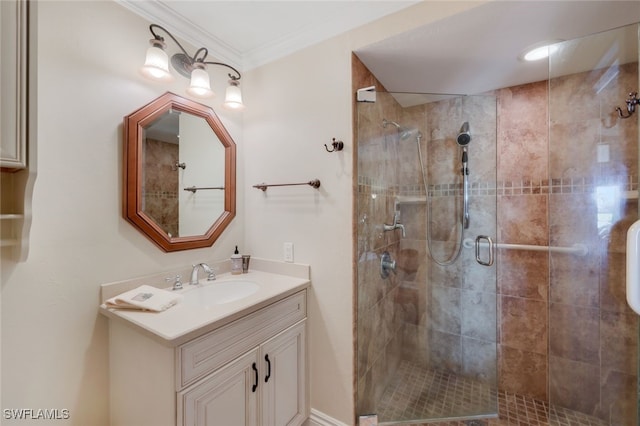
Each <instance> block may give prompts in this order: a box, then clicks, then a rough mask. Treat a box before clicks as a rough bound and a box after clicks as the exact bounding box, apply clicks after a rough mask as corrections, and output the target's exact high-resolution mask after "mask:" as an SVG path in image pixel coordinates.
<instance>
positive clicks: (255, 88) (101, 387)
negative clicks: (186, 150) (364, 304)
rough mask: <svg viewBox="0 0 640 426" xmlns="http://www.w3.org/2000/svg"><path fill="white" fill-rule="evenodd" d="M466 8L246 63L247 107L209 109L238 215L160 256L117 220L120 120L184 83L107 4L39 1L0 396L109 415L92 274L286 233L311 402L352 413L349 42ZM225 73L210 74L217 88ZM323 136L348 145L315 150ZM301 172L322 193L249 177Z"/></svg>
mask: <svg viewBox="0 0 640 426" xmlns="http://www.w3.org/2000/svg"><path fill="white" fill-rule="evenodd" d="M471 4H473V3H467V2H450V3H447V2H424V3H420V4H419V5H416V6H414V7H412V8H411V9H410V10H407V11H403V12H401V13H398V14H396V15H394V16H391V17H389V18H386V19H384V20H383V21H379V22H376V23H374V24H371V25H368V26H366V27H363V28H362V29H359V30H356V31H352V32H349V33H347V34H344V35H342V36H339V37H336V38H334V39H332V40H330V41H328V42H325V43H321V44H319V45H316V46H313V47H310V48H307V49H305V50H303V51H301V52H299V53H297V54H294V55H291V56H289V57H287V58H284V59H282V60H279V61H277V62H275V63H272V64H269V65H265V66H263V67H260V68H259V69H256V70H253V71H251V72H247V73H245V76H244V78H243V90H244V95H245V97H246V101H245V102H246V103H247V104H248V109H247V110H246V112H244V113H243V114H239V113H229V112H226V111H225V110H223V109H221V108H219V107H220V103H221V96H219V97H218V98H216V99H214V100H212V101H210V102H207V103H209V104H210V105H211V106H213V107H214V108H215V109H216V111H220V118H221V120H222V121H223V123H224V124H225V126H226V127H227V129H228V130H229V132H230V134H231V135H232V137H233V138H234V139H235V141H236V143H237V144H238V197H237V199H238V211H239V212H240V214H239V215H238V216H237V217H236V220H234V221H233V223H232V224H231V226H230V227H229V228H228V229H227V230H226V231H225V232H224V233H223V234H222V236H221V238H220V239H219V240H218V242H217V243H216V244H215V245H214V247H212V248H209V249H201V250H196V251H189V252H182V253H172V254H165V253H163V252H161V251H160V250H159V249H157V248H156V247H155V246H154V245H153V244H152V243H150V242H149V241H148V240H147V239H146V238H145V237H144V236H142V235H141V234H140V233H138V232H137V231H136V230H135V229H134V228H133V227H132V226H131V225H129V224H128V223H127V222H126V221H125V220H123V219H122V217H121V200H120V198H121V194H120V191H121V182H120V181H121V172H122V170H121V151H122V140H121V139H122V138H121V132H122V125H121V123H122V119H123V117H124V116H125V115H127V114H129V113H130V112H132V111H134V110H135V109H137V108H139V107H140V106H142V105H144V104H146V103H147V102H149V101H150V100H152V99H153V98H155V97H157V96H159V95H160V94H162V93H164V92H165V91H166V90H172V91H174V92H176V93H179V94H181V93H183V89H184V86H185V85H186V80H183V79H181V78H180V79H178V80H177V81H176V82H175V83H174V85H173V86H171V87H168V88H167V87H165V86H158V85H155V84H153V83H149V82H147V81H145V80H143V79H142V77H140V76H139V74H138V71H137V69H138V67H139V66H140V63H141V61H142V59H143V54H144V49H145V48H146V47H147V40H148V39H149V38H150V34H149V32H148V29H147V28H148V24H149V23H148V22H146V21H145V20H143V19H141V18H139V17H136V16H135V15H133V14H132V13H130V12H129V11H127V10H126V9H124V8H122V7H121V6H119V5H118V4H117V3H115V2H110V1H109V2H49V1H47V2H39V3H38V15H39V24H38V32H39V36H38V43H37V47H38V51H39V53H38V71H39V76H38V85H39V88H38V90H39V93H38V120H39V121H38V134H39V138H38V142H37V145H38V178H37V181H36V184H35V190H34V201H33V225H32V228H31V237H30V244H31V250H30V253H29V257H28V259H27V260H26V261H25V262H23V263H19V264H13V263H11V262H10V261H8V260H7V259H3V262H2V311H1V312H2V398H3V399H2V408H60V409H63V408H66V409H69V410H70V411H71V418H70V419H69V420H68V421H59V422H57V424H60V425H62V424H71V425H82V426H92V425H106V424H108V401H107V394H108V392H107V391H108V358H107V356H108V341H107V321H106V320H105V319H104V318H102V317H101V316H100V315H99V314H98V311H97V304H98V294H99V285H100V284H101V283H104V282H110V281H116V280H121V279H126V278H131V277H134V276H140V275H145V274H149V273H156V272H158V271H167V272H170V271H171V270H173V269H175V268H177V267H179V266H183V265H187V264H190V263H193V262H194V261H209V260H212V259H222V258H226V257H228V255H229V254H230V253H231V251H232V248H233V246H234V245H235V244H239V245H240V247H241V248H242V249H243V251H244V252H250V253H251V254H252V255H254V256H257V257H265V258H271V259H281V258H282V243H283V242H285V241H290V242H293V243H294V244H295V260H296V262H300V263H308V264H310V265H311V266H312V279H313V290H312V297H311V298H310V307H309V312H310V318H311V321H310V322H311V326H310V336H311V389H312V390H311V392H312V393H311V405H312V407H313V408H314V409H317V410H319V411H322V412H324V413H326V414H327V415H329V416H332V417H334V418H336V419H338V420H340V421H342V422H344V423H347V424H351V423H352V418H353V395H352V394H353V378H352V375H353V371H352V365H353V347H352V334H353V333H352V242H351V240H352V230H351V221H352V157H351V155H352V147H353V143H352V140H351V131H352V130H351V101H352V98H353V94H352V92H351V86H350V77H349V76H350V75H351V69H350V66H351V51H352V50H353V49H356V48H358V47H360V46H364V45H366V44H369V43H372V42H375V41H378V40H381V39H384V38H386V37H388V36H391V35H393V34H396V33H399V32H402V31H405V30H408V29H411V28H413V27H415V26H417V25H419V24H421V23H426V22H429V21H433V20H435V19H439V18H441V17H444V16H447V15H450V14H452V13H455V12H457V11H460V10H463V9H465V8H468V7H470V5H471ZM225 76H226V74H225V73H224V70H221V71H220V73H219V74H214V76H213V77H214V80H216V81H218V84H220V86H215V83H214V90H215V91H216V92H217V93H224V83H225V82H226V78H225ZM333 137H335V138H337V139H341V140H343V141H344V142H345V144H346V148H345V151H344V152H343V153H339V154H328V153H326V152H325V150H324V146H323V145H324V144H325V143H327V144H329V143H330V142H331V138H333ZM312 178H319V179H320V180H321V181H322V187H321V188H320V189H319V190H318V191H316V190H314V189H312V188H309V187H300V188H282V189H270V190H269V191H268V193H266V194H264V193H262V192H261V191H258V190H256V189H253V188H251V185H253V184H256V183H259V182H262V181H265V182H267V183H271V182H273V183H279V182H290V181H291V182H297V181H306V180H309V179H312ZM5 423H6V424H7V425H8V424H12V423H13V422H9V421H6V420H5V421H3V424H5ZM20 424H28V422H21V423H20Z"/></svg>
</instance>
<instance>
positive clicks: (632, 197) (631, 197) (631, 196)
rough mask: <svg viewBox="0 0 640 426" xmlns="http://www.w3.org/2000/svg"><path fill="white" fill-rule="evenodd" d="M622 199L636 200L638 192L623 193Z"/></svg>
mask: <svg viewBox="0 0 640 426" xmlns="http://www.w3.org/2000/svg"><path fill="white" fill-rule="evenodd" d="M622 198H624V199H625V200H637V199H638V191H624V193H623V195H622Z"/></svg>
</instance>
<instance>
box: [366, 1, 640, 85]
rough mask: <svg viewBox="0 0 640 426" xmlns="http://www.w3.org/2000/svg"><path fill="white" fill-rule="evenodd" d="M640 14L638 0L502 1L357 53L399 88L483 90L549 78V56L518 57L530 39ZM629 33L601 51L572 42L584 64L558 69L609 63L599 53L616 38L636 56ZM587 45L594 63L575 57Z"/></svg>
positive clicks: (626, 54)
mask: <svg viewBox="0 0 640 426" xmlns="http://www.w3.org/2000/svg"><path fill="white" fill-rule="evenodd" d="M638 22H640V1H638V0H635V1H611V0H609V1H495V2H490V3H486V4H484V5H481V6H478V7H475V8H473V9H470V10H468V11H466V12H463V13H460V14H458V15H456V16H453V17H449V18H446V19H442V20H440V21H438V22H435V23H433V24H431V25H427V26H423V27H421V28H418V29H415V30H411V31H408V32H405V33H403V34H400V35H398V36H396V37H392V38H389V39H386V40H383V41H381V42H379V43H375V44H373V45H370V46H366V47H364V48H362V49H359V50H358V51H357V52H356V54H357V55H358V57H359V58H360V59H361V60H362V61H363V63H364V64H365V65H366V66H367V67H368V68H369V69H370V70H371V71H372V72H373V74H374V75H375V76H376V77H377V78H378V80H380V82H381V83H382V84H384V85H385V87H386V89H387V90H389V91H392V92H418V93H451V94H477V93H483V92H485V91H489V90H494V89H497V88H502V87H510V86H515V85H519V84H524V83H530V82H534V81H541V80H545V79H547V78H548V76H549V61H548V60H542V61H537V62H525V61H522V60H520V59H519V56H520V55H521V54H522V53H523V51H524V50H525V49H526V48H527V47H529V46H531V45H534V44H537V43H540V42H544V41H552V40H574V39H577V38H579V37H583V36H586V35H590V34H594V33H598V32H602V31H605V30H608V29H612V28H617V27H621V26H624V25H628V24H632V23H638ZM629 34H631V36H630V37H629ZM626 35H627V37H626V39H625V40H624V43H620V42H613V41H612V43H602V44H601V45H600V46H598V47H597V49H598V51H594V49H595V46H594V45H593V43H589V48H588V49H585V48H581V47H580V43H579V42H576V43H571V46H570V48H569V49H565V51H564V52H563V53H562V54H563V55H567V54H569V53H570V54H571V55H572V58H571V62H574V63H578V62H579V63H580V64H582V66H583V69H575V68H574V69H564V70H562V71H556V72H555V73H554V74H555V75H562V73H565V74H566V73H570V72H577V71H583V70H585V69H592V68H594V67H597V66H607V65H610V64H609V63H598V60H599V59H600V58H604V57H606V55H607V53H608V50H609V49H610V48H611V47H612V46H613V48H615V49H617V50H618V52H616V53H617V54H619V55H620V56H622V57H623V58H624V59H622V60H621V63H625V62H627V61H629V60H630V59H632V60H637V58H638V30H637V28H635V27H634V28H631V29H630V31H627V32H626ZM563 44H564V45H567V43H563ZM587 51H588V53H589V57H590V58H595V61H596V62H595V63H594V62H593V61H585V60H584V59H580V58H577V57H576V56H577V54H578V53H579V52H583V53H585V52H587ZM620 56H618V57H620Z"/></svg>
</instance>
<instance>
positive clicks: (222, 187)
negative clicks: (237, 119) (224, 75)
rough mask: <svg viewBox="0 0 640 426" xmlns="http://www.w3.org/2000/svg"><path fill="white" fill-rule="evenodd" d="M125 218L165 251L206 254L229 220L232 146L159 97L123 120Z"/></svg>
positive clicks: (204, 116)
mask: <svg viewBox="0 0 640 426" xmlns="http://www.w3.org/2000/svg"><path fill="white" fill-rule="evenodd" d="M125 137H126V149H125V163H126V167H125V169H126V170H125V187H126V188H125V197H124V198H125V217H126V218H127V219H128V220H129V221H130V222H132V223H133V224H134V225H136V226H137V227H138V228H139V229H140V230H141V231H142V232H143V233H145V235H147V236H148V237H149V238H151V240H152V241H154V242H155V243H156V244H157V245H159V246H160V247H161V248H162V249H164V250H166V251H173V250H184V249H188V248H197V247H206V246H210V245H212V244H213V241H215V239H216V238H217V236H218V235H219V234H220V233H221V232H222V231H223V230H224V228H225V227H226V226H227V224H228V223H229V222H230V221H231V219H232V218H233V216H235V143H234V142H233V140H232V139H231V137H230V136H229V134H228V132H227V131H226V129H225V128H224V126H223V125H222V123H221V122H220V120H219V119H218V117H217V116H216V114H215V113H214V112H213V110H212V109H211V108H209V107H207V106H205V105H202V104H198V103H196V102H193V101H191V100H188V99H184V98H181V97H179V96H178V95H175V94H173V93H167V94H165V95H163V96H162V97H160V98H158V99H156V100H155V101H153V102H151V103H150V104H148V105H145V106H144V107H143V108H141V109H140V110H138V111H136V112H134V113H133V114H131V115H129V116H127V117H126V118H125Z"/></svg>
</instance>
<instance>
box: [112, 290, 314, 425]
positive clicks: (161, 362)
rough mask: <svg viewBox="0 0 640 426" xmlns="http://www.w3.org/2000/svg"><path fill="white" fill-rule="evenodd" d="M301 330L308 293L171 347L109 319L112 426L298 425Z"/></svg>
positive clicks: (302, 392)
mask: <svg viewBox="0 0 640 426" xmlns="http://www.w3.org/2000/svg"><path fill="white" fill-rule="evenodd" d="M152 315H153V314H152ZM306 327H307V324H306V290H302V291H299V292H297V293H294V294H292V295H290V296H288V297H285V298H283V299H280V300H278V301H276V302H274V303H272V304H270V305H268V306H266V307H263V308H261V309H258V310H256V311H254V312H252V313H249V314H247V315H245V316H243V317H241V318H238V319H235V320H234V321H232V322H230V323H228V324H226V325H223V326H221V327H219V328H216V329H214V330H212V331H209V332H207V333H205V334H203V335H201V336H200V337H196V338H194V339H192V340H189V341H187V342H185V343H182V344H180V345H178V346H176V347H170V346H167V345H165V344H163V343H162V342H160V341H158V339H157V338H153V337H152V336H149V335H145V334H142V333H140V332H139V331H137V330H135V329H134V328H132V327H131V326H129V325H127V324H125V323H123V322H121V321H110V323H109V337H110V343H109V345H110V352H109V356H110V370H111V371H110V375H111V422H112V425H122V426H131V425H136V426H143V425H149V426H152V425H153V426H163V425H177V426H205V425H206V426H285V425H286V426H289V425H291V426H294V425H302V424H303V423H304V421H305V420H306V419H307V417H308V415H309V404H308V372H307V371H308V369H307V338H306Z"/></svg>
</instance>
